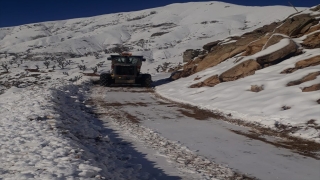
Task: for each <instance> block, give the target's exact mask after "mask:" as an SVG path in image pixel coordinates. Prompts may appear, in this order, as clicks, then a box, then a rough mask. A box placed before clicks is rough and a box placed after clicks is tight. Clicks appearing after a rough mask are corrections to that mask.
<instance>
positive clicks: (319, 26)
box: [305, 24, 320, 34]
mask: <svg viewBox="0 0 320 180" xmlns="http://www.w3.org/2000/svg"><path fill="white" fill-rule="evenodd" d="M318 30H320V24H317V25H315V26H312V27H311V28H310V29H309V30H308V31H307V32H306V33H305V34H310V33H312V32H315V31H318Z"/></svg>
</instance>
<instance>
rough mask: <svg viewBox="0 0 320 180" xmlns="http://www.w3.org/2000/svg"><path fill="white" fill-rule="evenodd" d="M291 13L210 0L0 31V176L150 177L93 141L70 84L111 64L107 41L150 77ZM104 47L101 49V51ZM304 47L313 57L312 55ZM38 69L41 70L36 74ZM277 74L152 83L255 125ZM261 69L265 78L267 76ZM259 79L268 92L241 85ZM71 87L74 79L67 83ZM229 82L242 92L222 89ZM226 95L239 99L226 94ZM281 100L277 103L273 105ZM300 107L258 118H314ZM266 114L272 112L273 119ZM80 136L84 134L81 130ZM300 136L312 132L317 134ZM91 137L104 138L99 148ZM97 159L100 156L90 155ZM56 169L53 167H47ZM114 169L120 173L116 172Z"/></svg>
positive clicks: (95, 133)
mask: <svg viewBox="0 0 320 180" xmlns="http://www.w3.org/2000/svg"><path fill="white" fill-rule="evenodd" d="M298 9H299V10H303V9H305V8H298ZM294 12H295V10H294V9H293V8H291V7H284V6H270V7H246V6H239V5H233V4H228V3H223V2H215V1H213V2H201V3H185V4H172V5H168V6H165V7H159V8H154V9H148V10H143V11H136V12H129V13H117V14H109V15H101V16H96V17H90V18H79V19H71V20H63V21H52V22H43V23H36V24H27V25H21V26H16V27H6V28H0V65H1V63H4V62H7V63H8V65H9V67H10V69H9V73H6V72H5V69H4V68H1V67H0V68H1V70H0V115H1V116H0V137H1V138H0V147H1V148H0V149H1V150H0V155H1V156H0V175H1V176H0V179H1V178H7V179H27V178H34V179H53V178H72V177H73V178H74V177H75V178H79V179H81V178H82V179H89V178H100V177H107V178H110V177H113V178H115V179H117V178H123V179H128V177H131V179H148V177H147V175H145V174H142V173H141V172H140V171H139V170H140V167H139V166H134V165H131V164H128V163H127V162H123V160H121V158H120V160H119V159H118V158H119V155H120V156H121V157H122V156H125V153H124V152H121V150H120V152H118V151H116V150H115V149H121V147H119V146H117V144H114V143H113V142H110V140H109V139H108V137H107V136H106V137H100V136H99V130H100V129H99V127H97V126H95V125H94V123H93V122H92V118H93V117H92V116H90V115H88V114H87V113H85V112H84V111H83V110H84V109H86V108H85V107H84V101H85V99H83V97H82V94H83V93H85V92H86V91H87V89H86V87H81V88H78V87H77V86H74V85H81V83H82V82H83V81H85V80H87V79H90V78H91V77H90V76H85V74H83V73H92V69H91V68H93V67H95V66H97V64H98V63H103V62H104V64H101V66H99V68H98V73H100V72H102V71H104V70H108V69H109V68H110V67H109V64H108V62H106V59H105V57H107V56H109V54H110V53H111V51H112V48H113V47H116V46H117V45H118V46H119V44H120V45H122V46H125V47H127V48H129V49H130V51H131V52H133V53H134V54H143V55H145V56H147V59H148V61H147V62H146V63H145V64H144V65H143V71H149V72H151V73H153V74H156V70H155V68H156V67H157V66H158V65H162V64H163V63H164V62H170V63H173V64H178V63H179V62H182V53H183V52H184V51H185V50H186V49H190V48H193V49H201V47H202V46H203V45H204V44H206V43H208V42H212V41H215V40H219V39H224V38H226V37H228V36H230V35H241V34H243V33H245V32H248V31H251V30H254V29H256V28H258V27H261V26H263V25H265V24H269V23H271V22H274V21H282V20H283V19H284V18H286V17H287V16H288V15H290V14H292V13H294ZM156 33H158V34H156ZM162 33H165V34H162ZM160 34H162V35H160ZM141 39H142V40H141ZM105 50H107V51H106V53H105V52H103V51H105ZM92 52H97V53H98V54H99V57H98V58H96V57H95V56H94V55H93V54H88V53H92ZM61 53H65V54H61ZM308 53H309V54H314V52H312V51H310V52H308ZM60 55H66V58H67V60H71V61H72V62H71V63H70V65H67V66H66V67H65V68H60V67H58V64H57V61H56V60H55V59H53V60H52V59H50V57H51V56H53V57H56V56H60ZM305 55H308V54H305ZM70 56H73V57H70ZM302 56H304V55H302ZM298 58H300V57H295V58H293V59H292V60H290V62H295V61H297V60H298ZM44 59H47V60H52V61H50V62H51V64H50V65H49V68H46V67H45V65H44V64H43V61H44ZM230 61H232V60H230ZM230 61H226V62H225V63H229V62H230ZM288 62H289V61H288ZM79 65H86V67H87V69H86V70H84V71H80V70H79V69H78V66H79ZM224 65H226V64H221V65H219V68H221V69H223V66H224ZM37 66H39V70H36V67H37ZM53 66H55V68H54V67H53ZM287 66H290V64H286V63H283V64H280V66H279V68H280V67H281V68H282V67H287ZM314 68H317V67H314ZM25 69H31V71H34V72H31V71H25ZM309 70H311V69H309ZM213 71H219V69H217V68H216V69H207V70H206V71H203V72H201V73H199V74H198V75H200V76H204V75H206V73H208V74H210V73H212V72H213ZM220 71H221V70H220ZM278 71H279V70H278V69H277V68H274V69H268V68H266V69H264V70H262V71H260V72H259V73H257V74H256V75H255V76H252V77H249V78H245V79H243V80H241V82H243V83H241V82H240V81H239V82H231V83H226V84H221V85H222V86H221V87H219V86H217V87H216V88H215V89H210V88H200V89H197V90H194V89H188V88H187V86H188V85H190V80H191V79H192V80H193V79H194V77H195V76H190V77H189V78H186V79H181V80H178V81H176V82H171V83H169V84H167V85H162V86H159V87H157V88H156V90H157V91H158V92H159V93H160V94H162V95H164V96H166V97H168V98H172V99H175V100H180V101H182V102H188V103H192V104H195V105H199V106H202V107H204V108H208V109H218V110H221V111H223V112H232V114H233V115H237V113H238V117H242V118H244V119H245V120H252V119H255V120H258V121H259V120H261V121H262V120H263V119H262V118H260V117H261V114H256V113H252V112H257V109H261V107H262V106H265V104H263V103H261V102H265V103H267V102H266V100H267V99H269V98H270V96H277V95H278V94H277V93H273V89H272V87H273V84H274V83H276V84H277V83H279V84H283V83H284V82H283V79H281V77H278V76H273V74H272V73H273V72H278ZM297 73H299V72H297ZM306 73H307V72H306ZM263 74H268V76H267V77H268V78H269V79H266V78H265V76H263ZM290 78H291V77H290ZM261 79H264V80H265V81H267V82H268V83H269V84H267V83H266V82H263V83H264V84H265V85H268V86H266V91H265V92H264V93H265V94H264V95H263V96H260V97H255V98H253V96H252V95H251V94H250V95H249V94H248V93H251V92H247V91H246V89H247V88H249V86H250V85H251V83H253V82H254V83H256V82H262V81H261ZM317 80H318V79H317ZM62 82H63V83H62ZM68 84H73V85H71V86H67V85H68ZM62 86H65V87H62ZM229 87H232V88H235V89H239V90H240V91H237V92H234V91H233V92H230V91H225V89H227V88H229ZM178 90H179V91H178ZM222 91H223V92H224V93H223V94H220V95H219V98H218V101H216V100H214V98H215V97H214V95H213V94H216V95H218V92H222ZM295 91H296V89H294V88H290V92H293V93H294V92H295ZM199 92H202V93H199ZM278 93H280V92H278ZM314 94H316V93H314ZM314 94H310V93H309V94H308V95H306V96H299V97H296V98H294V99H292V101H297V102H303V101H305V99H306V98H307V99H308V98H311V99H313V96H314ZM230 95H232V96H234V97H235V96H238V97H239V98H238V99H237V98H235V99H233V100H231V99H230V97H231V96H230ZM291 95H294V94H290V97H291ZM252 98H253V99H252ZM258 98H260V99H258ZM281 98H285V97H281ZM249 99H251V100H249ZM286 101H287V100H286ZM259 103H261V104H259ZM307 103H309V101H308V102H307ZM244 104H245V106H244ZM285 104H286V105H287V104H288V102H285ZM70 105H72V106H70ZM280 105H282V104H277V105H275V107H276V108H277V107H278V106H280ZM289 105H290V104H289ZM239 106H242V108H239ZM310 107H313V106H310ZM303 108H304V107H301V108H300V109H298V110H299V111H295V109H294V108H293V110H294V111H285V112H278V111H276V110H274V109H273V107H271V108H269V109H268V108H267V109H266V110H265V111H264V113H265V115H266V117H265V119H270V117H272V121H264V122H266V124H268V123H269V124H274V121H275V120H277V121H278V120H279V119H283V117H285V118H286V117H292V116H296V115H297V113H296V112H299V116H297V117H302V116H304V115H305V116H306V117H308V118H311V117H314V116H316V115H317V114H309V113H308V112H306V113H304V114H303V113H301V112H302V110H305V109H303ZM308 108H309V106H308ZM316 108H317V107H316V106H314V107H313V109H311V111H312V113H314V112H316V110H315V109H316ZM296 110H297V109H296ZM235 111H236V112H235ZM70 112H83V113H80V114H73V113H71V114H70ZM259 113H260V112H259ZM279 113H280V114H279ZM300 113H301V114H300ZM273 114H275V116H274V117H273V116H271V115H273ZM256 117H259V118H256ZM286 120H288V119H286ZM78 122H82V123H80V124H79V123H78ZM293 122H295V123H299V122H298V121H293ZM74 127H75V128H74ZM87 132H90V133H89V134H86V133H87ZM82 134H86V135H85V136H83V135H82ZM305 137H306V138H313V137H314V133H313V132H311V135H308V134H307V135H306V136H305ZM95 138H99V140H101V141H102V142H103V143H102V144H100V145H97V144H96V142H95V140H94V139H95ZM100 138H101V139H100ZM93 146H98V147H97V148H99V149H102V150H103V152H104V153H106V154H109V156H108V157H105V156H104V155H105V154H95V153H96V152H95V151H94V150H92V147H93ZM41 148H43V149H44V150H43V149H41ZM102 150H101V151H99V152H100V153H101V152H102ZM97 156H99V157H105V158H103V159H101V160H100V161H96V159H98V158H97ZM30 159H31V160H30ZM56 159H57V160H56ZM53 166H54V167H57V168H52V169H50V168H47V167H53ZM114 167H117V168H118V170H119V171H113V168H114ZM107 172H108V173H107ZM132 177H133V178H132Z"/></svg>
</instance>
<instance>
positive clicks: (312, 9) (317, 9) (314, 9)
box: [310, 5, 320, 11]
mask: <svg viewBox="0 0 320 180" xmlns="http://www.w3.org/2000/svg"><path fill="white" fill-rule="evenodd" d="M310 10H311V11H320V5H317V6H316V7H314V8H311V9H310Z"/></svg>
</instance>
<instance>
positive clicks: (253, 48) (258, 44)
mask: <svg viewBox="0 0 320 180" xmlns="http://www.w3.org/2000/svg"><path fill="white" fill-rule="evenodd" d="M269 38H270V35H267V36H263V37H262V38H260V39H258V40H255V41H253V42H251V43H250V44H249V45H248V46H247V47H246V51H245V52H243V53H242V54H241V56H251V55H253V54H255V53H257V52H259V51H261V50H262V48H263V46H264V45H265V44H266V42H267V41H268V39H269Z"/></svg>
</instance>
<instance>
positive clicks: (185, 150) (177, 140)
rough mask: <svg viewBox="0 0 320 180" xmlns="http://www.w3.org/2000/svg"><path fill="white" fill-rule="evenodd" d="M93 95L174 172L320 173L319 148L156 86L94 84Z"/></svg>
mask: <svg viewBox="0 0 320 180" xmlns="http://www.w3.org/2000/svg"><path fill="white" fill-rule="evenodd" d="M91 95H92V96H91V100H90V101H89V102H90V103H91V104H90V105H93V106H95V107H96V108H95V113H96V114H97V116H99V118H100V119H103V121H105V122H106V123H107V124H106V125H108V126H111V127H112V128H115V129H117V131H118V132H119V133H120V134H122V136H124V137H126V139H127V140H128V141H130V142H132V143H133V144H136V145H137V146H136V147H137V149H139V150H140V151H143V152H142V153H145V154H147V155H149V157H151V159H153V160H151V161H154V163H155V164H158V166H159V168H162V169H164V172H165V173H166V172H167V173H168V174H170V173H171V174H172V173H173V174H174V175H176V177H178V176H180V177H181V178H182V179H187V177H189V178H191V179H205V178H208V177H217V178H218V179H232V178H234V177H241V178H242V179H246V176H249V177H254V178H257V179H291V180H294V179H296V180H301V179H305V180H307V179H310V180H316V179H319V178H320V171H319V167H320V160H319V157H318V155H319V154H318V149H317V148H315V149H313V150H312V151H311V150H310V149H312V148H302V147H301V142H292V141H284V140H283V139H279V138H276V137H274V136H272V135H271V134H270V135H269V136H267V135H261V134H258V133H257V131H255V129H252V128H250V127H244V126H238V125H235V124H232V123H230V122H227V121H223V120H219V117H218V116H216V115H214V114H212V113H210V112H207V111H204V110H201V109H197V108H195V107H191V106H188V105H182V104H178V103H173V102H170V101H167V100H164V99H161V98H159V97H158V96H157V95H156V94H155V92H154V91H153V90H152V89H144V88H130V87H129V88H128V87H127V88H125V87H109V88H107V87H100V86H95V87H93V88H92V92H91ZM108 123H109V124H108ZM305 146H308V145H305ZM309 146H312V145H309ZM312 147H314V146H312ZM155 157H159V160H157V158H155ZM197 158H199V159H201V161H199V160H198V159H197ZM165 160H166V161H170V162H171V163H169V165H168V164H167V163H168V162H164V161H165ZM202 160H203V161H202ZM160 161H161V162H160ZM168 166H171V167H172V168H168ZM229 168H230V169H229ZM174 169H178V170H177V171H176V170H174ZM170 171H171V172H170ZM231 171H232V172H236V173H232V172H231ZM184 172H185V173H184ZM192 172H196V173H192ZM197 173H200V174H201V173H202V176H197ZM192 174H193V175H194V176H193V175H192ZM203 174H204V175H203ZM157 179H159V178H157ZM160 179H161V178H160ZM164 179H168V177H167V178H164ZM248 179H250V178H248Z"/></svg>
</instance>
